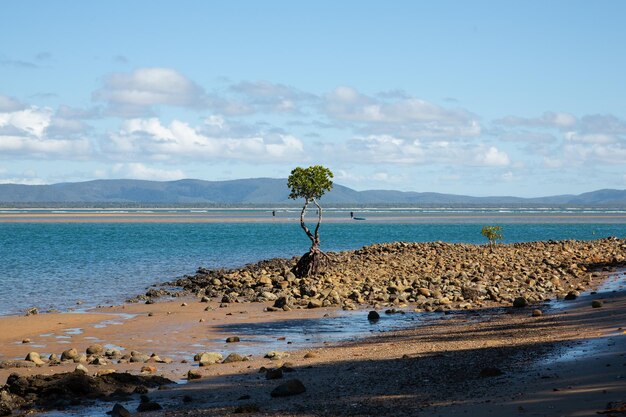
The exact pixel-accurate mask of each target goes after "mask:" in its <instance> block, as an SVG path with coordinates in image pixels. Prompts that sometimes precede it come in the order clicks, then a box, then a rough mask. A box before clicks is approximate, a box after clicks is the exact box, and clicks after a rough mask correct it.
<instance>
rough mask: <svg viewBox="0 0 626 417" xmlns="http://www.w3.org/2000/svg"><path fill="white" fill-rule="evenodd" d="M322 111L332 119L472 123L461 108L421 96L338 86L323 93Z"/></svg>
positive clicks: (434, 125) (376, 121)
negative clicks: (382, 94)
mask: <svg viewBox="0 0 626 417" xmlns="http://www.w3.org/2000/svg"><path fill="white" fill-rule="evenodd" d="M325 111H326V114H327V115H328V116H329V117H330V118H332V119H338V120H343V121H350V122H365V123H391V124H397V123H420V124H430V125H431V126H432V127H433V128H435V129H436V128H437V127H439V126H456V127H458V126H474V125H477V122H476V121H475V120H474V116H473V115H472V114H470V113H469V112H467V111H465V110H459V109H455V110H451V109H445V108H443V107H440V106H437V105H435V104H432V103H429V102H427V101H424V100H420V99H417V98H411V97H408V98H407V97H397V96H392V97H390V98H389V99H387V100H385V99H383V98H382V97H378V98H374V97H369V96H366V95H363V94H361V93H359V92H358V91H357V90H355V89H353V88H351V87H346V86H340V87H337V88H336V89H335V90H334V91H332V92H331V93H330V94H328V95H326V97H325Z"/></svg>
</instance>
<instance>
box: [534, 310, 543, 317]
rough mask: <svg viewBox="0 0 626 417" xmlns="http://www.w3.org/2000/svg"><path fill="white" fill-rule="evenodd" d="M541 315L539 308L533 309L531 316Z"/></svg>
mask: <svg viewBox="0 0 626 417" xmlns="http://www.w3.org/2000/svg"><path fill="white" fill-rule="evenodd" d="M541 315H543V312H542V311H541V310H533V313H532V316H533V317H540V316H541Z"/></svg>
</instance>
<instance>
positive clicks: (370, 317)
mask: <svg viewBox="0 0 626 417" xmlns="http://www.w3.org/2000/svg"><path fill="white" fill-rule="evenodd" d="M367 319H368V320H369V321H377V320H378V319H380V314H378V313H377V312H376V311H370V312H369V313H368V314H367Z"/></svg>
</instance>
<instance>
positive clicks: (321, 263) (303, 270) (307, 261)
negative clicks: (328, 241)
mask: <svg viewBox="0 0 626 417" xmlns="http://www.w3.org/2000/svg"><path fill="white" fill-rule="evenodd" d="M311 202H313V203H314V204H315V206H316V207H317V225H316V226H315V229H314V231H313V232H311V230H309V228H308V227H307V226H306V224H305V223H304V216H305V215H306V210H307V207H308V206H309V204H310V203H311ZM321 223H322V207H321V206H320V205H319V203H318V202H317V200H316V199H315V198H311V199H307V200H306V202H305V203H304V207H302V212H301V213H300V227H302V230H304V233H306V235H307V236H308V237H309V239H311V248H310V249H309V251H308V252H307V253H305V254H304V255H302V257H301V258H300V259H299V260H298V263H297V264H296V266H295V267H294V268H293V273H294V274H295V275H296V276H297V277H299V278H303V277H308V276H311V275H315V274H317V273H319V272H320V271H321V270H322V269H324V267H325V266H327V264H328V262H329V258H328V255H326V254H325V253H324V252H322V251H321V250H320V248H319V246H320V233H319V231H320V224H321Z"/></svg>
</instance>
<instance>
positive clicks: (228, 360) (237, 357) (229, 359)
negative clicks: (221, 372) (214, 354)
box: [222, 353, 245, 363]
mask: <svg viewBox="0 0 626 417" xmlns="http://www.w3.org/2000/svg"><path fill="white" fill-rule="evenodd" d="M244 360H245V358H244V357H243V356H241V355H240V354H238V353H231V354H229V355H228V356H226V359H224V360H223V361H222V363H232V362H242V361H244Z"/></svg>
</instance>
